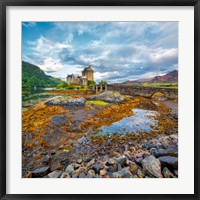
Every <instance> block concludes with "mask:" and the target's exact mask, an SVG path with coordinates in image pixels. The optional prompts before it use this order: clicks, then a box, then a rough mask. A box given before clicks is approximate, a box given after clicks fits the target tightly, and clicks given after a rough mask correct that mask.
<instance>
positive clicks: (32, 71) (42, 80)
mask: <svg viewBox="0 0 200 200" xmlns="http://www.w3.org/2000/svg"><path fill="white" fill-rule="evenodd" d="M60 83H62V81H61V80H60V79H58V78H54V77H52V76H48V75H46V74H45V73H44V71H42V70H41V69H40V68H39V67H38V66H36V65H33V64H30V63H28V62H24V61H22V87H23V88H30V87H35V86H36V87H56V86H57V85H58V84H60Z"/></svg>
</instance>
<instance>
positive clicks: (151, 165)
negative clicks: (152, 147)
mask: <svg viewBox="0 0 200 200" xmlns="http://www.w3.org/2000/svg"><path fill="white" fill-rule="evenodd" d="M142 167H143V172H144V174H145V175H147V176H150V177H155V178H162V177H163V176H162V174H161V164H160V161H159V160H158V159H156V158H155V157H154V156H152V155H151V156H148V157H146V158H144V159H143V160H142Z"/></svg>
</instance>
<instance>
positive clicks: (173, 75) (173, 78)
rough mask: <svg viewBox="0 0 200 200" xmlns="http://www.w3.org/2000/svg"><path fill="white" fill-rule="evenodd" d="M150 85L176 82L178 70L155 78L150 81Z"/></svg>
mask: <svg viewBox="0 0 200 200" xmlns="http://www.w3.org/2000/svg"><path fill="white" fill-rule="evenodd" d="M150 82H152V83H161V82H174V83H175V82H178V70H174V71H172V72H169V73H167V74H165V75H163V76H155V77H154V78H153V79H151V81H150Z"/></svg>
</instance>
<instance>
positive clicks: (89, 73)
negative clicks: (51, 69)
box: [66, 66, 94, 85]
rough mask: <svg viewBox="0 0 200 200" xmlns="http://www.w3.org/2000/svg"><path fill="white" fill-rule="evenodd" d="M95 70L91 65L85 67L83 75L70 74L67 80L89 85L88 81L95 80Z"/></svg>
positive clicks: (71, 82) (69, 82) (70, 82)
mask: <svg viewBox="0 0 200 200" xmlns="http://www.w3.org/2000/svg"><path fill="white" fill-rule="evenodd" d="M93 74H94V71H93V70H92V68H91V66H88V67H85V68H84V70H83V71H82V76H75V75H74V74H71V75H68V76H67V78H66V82H67V83H68V84H76V85H87V83H88V81H93V80H94V75H93Z"/></svg>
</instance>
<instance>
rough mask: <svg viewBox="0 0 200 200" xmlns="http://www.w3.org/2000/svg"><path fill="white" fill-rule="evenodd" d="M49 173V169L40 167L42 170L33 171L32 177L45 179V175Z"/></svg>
mask: <svg viewBox="0 0 200 200" xmlns="http://www.w3.org/2000/svg"><path fill="white" fill-rule="evenodd" d="M48 172H49V167H48V166H47V167H40V168H37V169H35V170H34V171H32V176H33V178H36V177H43V176H45V175H47V174H48Z"/></svg>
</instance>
